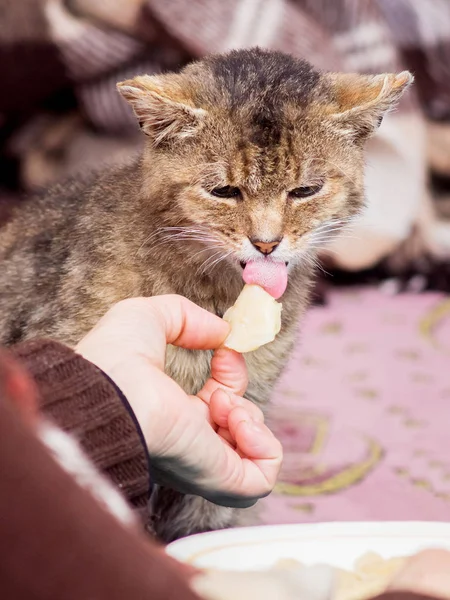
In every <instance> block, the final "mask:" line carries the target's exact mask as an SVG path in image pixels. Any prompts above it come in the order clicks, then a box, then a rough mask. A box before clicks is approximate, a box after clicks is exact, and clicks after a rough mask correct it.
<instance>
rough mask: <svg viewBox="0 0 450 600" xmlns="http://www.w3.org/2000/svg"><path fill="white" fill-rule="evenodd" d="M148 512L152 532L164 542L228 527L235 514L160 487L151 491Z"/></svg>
mask: <svg viewBox="0 0 450 600" xmlns="http://www.w3.org/2000/svg"><path fill="white" fill-rule="evenodd" d="M150 511H151V522H152V529H153V532H154V534H155V535H156V537H157V538H158V539H159V540H160V541H162V542H164V543H169V542H172V541H174V540H176V539H178V538H182V537H185V536H187V535H192V534H194V533H203V532H205V531H214V530H216V529H225V528H227V527H230V526H231V525H232V524H233V517H234V513H235V511H234V509H232V508H226V507H224V506H217V505H216V504H212V503H211V502H208V501H207V500H205V499H204V498H201V497H200V496H190V495H184V494H181V493H180V492H175V491H174V490H171V489H168V488H163V487H158V488H157V489H156V490H155V491H154V493H153V496H152V500H151V503H150Z"/></svg>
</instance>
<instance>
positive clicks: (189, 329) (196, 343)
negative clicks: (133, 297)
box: [145, 295, 230, 350]
mask: <svg viewBox="0 0 450 600" xmlns="http://www.w3.org/2000/svg"><path fill="white" fill-rule="evenodd" d="M145 301H147V302H148V303H149V306H150V307H151V308H152V310H153V311H155V312H156V313H157V314H158V315H159V316H160V324H161V325H162V326H163V328H164V331H165V336H166V342H167V343H168V344H173V345H174V346H181V347H182V348H189V349H192V350H214V349H215V348H218V347H219V346H220V345H221V344H222V343H223V342H224V340H225V338H226V337H227V335H228V333H229V331H230V326H229V324H228V323H227V322H226V321H224V320H223V319H221V318H220V317H218V316H217V315H214V314H213V313H210V312H209V311H207V310H205V309H204V308H200V306H197V305H196V304H194V303H193V302H191V301H190V300H188V299H187V298H183V297H182V296H176V295H167V296H153V297H152V298H148V299H145Z"/></svg>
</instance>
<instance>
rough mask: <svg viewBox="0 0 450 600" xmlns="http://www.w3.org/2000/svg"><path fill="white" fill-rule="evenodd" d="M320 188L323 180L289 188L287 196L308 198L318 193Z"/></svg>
mask: <svg viewBox="0 0 450 600" xmlns="http://www.w3.org/2000/svg"><path fill="white" fill-rule="evenodd" d="M322 188H323V182H320V183H316V184H315V185H302V186H300V187H298V188H295V189H293V190H291V191H290V192H289V196H290V197H291V198H296V199H302V198H310V197H311V196H315V195H316V194H318V193H319V192H320V190H321V189H322Z"/></svg>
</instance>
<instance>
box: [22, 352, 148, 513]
mask: <svg viewBox="0 0 450 600" xmlns="http://www.w3.org/2000/svg"><path fill="white" fill-rule="evenodd" d="M13 355H14V356H15V357H16V358H17V359H19V360H20V362H21V364H22V365H23V366H24V367H25V368H26V369H27V371H28V373H29V374H30V375H31V377H32V378H33V379H34V381H35V382H36V384H37V387H38V390H39V396H40V402H41V410H42V412H43V413H44V414H45V415H46V416H47V417H49V418H51V419H52V420H53V422H54V423H56V424H57V425H59V427H61V428H62V429H63V430H65V431H67V432H70V433H71V434H72V435H74V436H75V437H76V438H77V439H78V441H79V442H80V444H81V446H82V447H83V449H84V451H85V452H86V454H87V455H88V456H89V458H90V459H91V461H92V462H93V463H94V464H95V466H96V467H97V468H98V469H99V470H101V471H102V472H103V473H104V474H106V475H107V476H109V478H110V479H111V480H112V481H113V483H114V484H115V485H116V486H117V487H119V488H120V489H121V491H122V493H123V494H124V495H125V496H126V498H127V499H128V501H129V502H130V503H131V504H132V505H133V506H135V507H136V508H138V509H141V510H140V512H142V513H144V512H145V510H146V507H147V503H148V496H149V492H150V479H149V468H148V453H147V448H146V445H145V441H144V438H143V436H142V433H141V431H140V428H139V425H138V424H137V422H136V419H135V417H134V415H133V413H132V411H131V409H130V408H129V406H128V403H127V401H126V399H125V398H124V397H123V395H122V394H121V392H120V390H118V389H117V388H116V387H115V386H114V384H113V383H112V382H111V380H109V379H108V378H107V377H106V375H104V374H103V373H102V372H101V371H100V370H99V369H97V367H95V366H94V365H92V364H91V363H89V362H88V361H87V360H85V359H84V358H82V357H81V356H79V355H78V354H76V353H75V352H73V351H72V350H71V349H70V348H67V347H66V346H63V345H62V344H59V343H57V342H53V341H47V340H36V341H30V342H25V343H23V344H20V345H18V346H16V347H15V348H13Z"/></svg>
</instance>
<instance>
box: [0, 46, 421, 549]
mask: <svg viewBox="0 0 450 600" xmlns="http://www.w3.org/2000/svg"><path fill="white" fill-rule="evenodd" d="M411 81H412V76H411V74H410V73H408V72H403V73H400V74H398V75H392V74H384V75H378V76H367V75H355V74H333V73H323V72H318V71H316V70H315V69H314V68H313V67H312V66H311V65H309V64H308V63H307V62H305V61H303V60H300V59H297V58H294V57H292V56H288V55H285V54H282V53H280V52H276V51H268V50H262V49H259V48H252V49H247V50H236V51H232V52H230V53H227V54H224V55H217V56H210V57H207V58H205V59H203V60H201V61H199V62H194V63H191V64H190V65H188V66H187V67H185V68H184V69H183V70H182V71H181V72H179V73H169V74H164V75H155V76H147V75H144V76H139V77H135V78H134V79H131V80H129V81H125V82H123V83H120V84H118V89H119V92H120V93H121V94H122V96H123V97H124V98H125V99H126V100H127V101H128V102H129V104H130V105H131V107H132V108H133V110H134V112H135V114H136V117H137V120H138V122H139V125H140V127H141V129H142V132H143V133H144V134H145V135H146V136H147V143H146V147H145V150H144V151H143V153H142V155H141V156H139V157H138V158H137V159H136V160H134V161H131V162H130V163H129V164H127V165H124V166H123V167H120V168H116V167H115V168H112V169H110V170H106V171H105V172H102V173H98V174H95V175H92V176H90V177H87V178H86V180H82V179H75V180H73V181H70V182H66V183H64V184H61V185H57V186H56V187H54V188H53V189H52V190H50V191H49V192H48V193H47V194H44V195H42V196H39V197H36V198H30V199H28V200H27V201H25V202H23V203H22V204H21V205H20V207H19V208H18V209H17V210H16V212H15V214H14V216H13V218H12V220H11V221H10V222H9V223H8V224H7V225H6V226H5V227H4V229H3V230H2V231H1V232H0V281H1V282H2V283H1V291H0V341H1V342H2V343H3V344H6V345H8V344H14V343H17V342H19V341H21V340H24V339H27V338H31V337H35V336H48V337H52V338H54V339H57V340H60V341H62V342H64V343H66V344H69V345H75V344H76V343H77V342H78V341H79V340H80V338H81V337H82V336H83V335H84V334H85V333H86V332H87V331H88V330H89V329H90V328H92V327H93V326H94V324H95V323H96V321H97V320H98V319H99V318H100V317H101V316H102V315H103V314H104V313H105V312H106V311H107V310H108V308H109V307H111V305H113V304H114V303H115V302H117V301H119V300H121V299H124V298H127V297H133V296H152V295H156V294H169V293H170V294H172V293H176V294H181V295H183V296H186V297H188V298H189V299H191V300H192V301H194V302H195V303H197V304H199V305H200V306H202V307H204V308H205V309H207V310H209V311H211V312H214V313H216V314H217V315H219V316H222V315H223V314H224V312H225V310H226V309H227V308H228V307H229V306H231V305H232V304H233V303H234V302H235V300H236V298H237V296H238V294H239V293H240V291H241V289H242V287H243V281H242V274H243V268H245V265H246V263H247V262H249V261H254V260H257V261H260V264H261V265H262V268H263V269H264V265H267V262H265V261H268V262H270V261H275V262H276V264H277V268H279V269H287V270H288V286H287V289H286V291H285V293H284V295H283V296H282V298H281V301H282V303H283V312H282V329H281V332H280V333H279V335H278V336H277V338H276V339H275V341H274V342H272V343H270V344H268V345H266V346H263V347H261V348H260V349H258V350H257V351H255V352H253V353H250V354H248V355H246V362H247V365H248V370H249V380H250V384H249V387H248V391H247V393H246V396H247V398H249V399H250V400H252V401H254V402H256V403H258V404H259V405H260V406H262V407H264V406H266V405H267V403H268V401H269V399H270V395H271V391H272V389H273V386H274V384H275V382H276V381H277V379H278V377H279V375H280V373H281V371H282V369H283V367H284V365H285V364H286V362H287V359H288V357H289V354H290V352H291V349H292V346H293V344H294V341H295V337H296V332H297V329H298V322H299V319H300V317H301V315H302V314H303V313H304V311H305V308H306V307H307V304H308V297H309V293H310V288H311V282H312V280H313V276H314V270H315V265H314V262H315V255H316V252H317V251H318V249H319V248H321V247H322V246H323V244H324V243H326V241H327V240H328V239H330V238H331V237H332V236H334V235H336V233H337V232H338V231H339V230H341V229H342V228H343V227H344V226H345V225H346V224H347V223H348V222H349V221H350V220H351V219H352V218H353V217H354V216H355V215H357V214H358V212H359V211H360V210H361V209H362V207H363V204H364V186H363V179H364V142H365V141H366V139H367V138H368V137H369V136H371V135H372V134H373V133H374V132H375V131H376V129H377V127H378V126H379V125H380V123H381V121H382V118H383V115H384V113H385V112H386V111H388V110H389V109H390V108H391V107H392V106H393V105H394V104H395V103H396V102H397V101H398V99H399V98H400V96H401V94H402V93H403V91H404V90H405V89H406V88H407V87H408V85H409V84H410V83H411ZM258 264H259V263H258ZM210 359H211V353H210V352H192V351H189V350H184V349H180V348H176V349H175V348H173V347H169V348H168V351H167V361H166V370H167V372H168V374H169V375H170V376H171V377H173V378H174V379H175V380H176V381H177V382H178V383H179V384H180V385H181V386H182V387H183V388H184V389H185V390H186V392H188V393H196V392H197V391H198V390H199V389H200V388H201V387H202V385H203V383H204V381H205V379H206V378H207V377H208V372H209V365H210ZM153 511H154V512H153V515H154V517H153V520H154V523H153V526H154V530H155V532H156V534H157V536H158V537H159V538H160V539H161V540H163V541H165V542H168V541H171V540H173V539H176V538H178V537H181V536H184V535H188V534H192V533H196V532H201V531H207V530H211V529H218V528H223V527H227V526H229V525H230V523H232V521H233V511H232V510H231V509H228V508H223V507H218V506H215V505H212V504H209V503H208V502H206V501H205V500H203V499H201V498H198V497H195V496H182V495H181V494H178V493H176V492H173V491H171V490H166V489H159V490H158V492H157V495H156V497H155V498H154V501H153Z"/></svg>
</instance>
